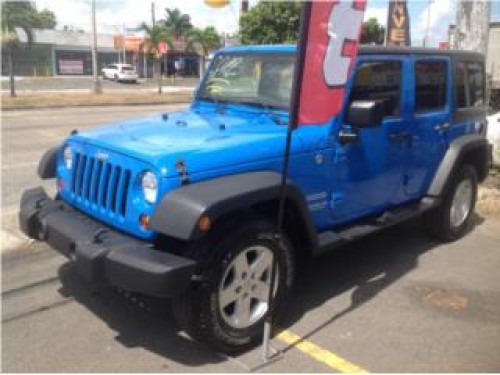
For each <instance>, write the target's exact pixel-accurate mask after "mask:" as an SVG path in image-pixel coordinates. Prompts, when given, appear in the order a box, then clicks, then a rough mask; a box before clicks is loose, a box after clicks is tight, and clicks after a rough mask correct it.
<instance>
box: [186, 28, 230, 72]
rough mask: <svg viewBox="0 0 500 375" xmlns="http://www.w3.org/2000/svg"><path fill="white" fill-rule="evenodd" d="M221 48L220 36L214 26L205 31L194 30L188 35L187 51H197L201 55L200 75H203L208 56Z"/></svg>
mask: <svg viewBox="0 0 500 375" xmlns="http://www.w3.org/2000/svg"><path fill="white" fill-rule="evenodd" d="M220 46H221V42H220V35H219V34H218V33H217V30H215V28H214V27H212V26H209V27H205V28H204V29H198V28H194V29H192V30H191V31H188V32H187V34H186V50H187V51H195V52H197V53H199V54H200V55H201V59H202V61H201V64H200V75H201V73H203V69H204V67H205V59H206V57H207V56H208V54H209V53H210V52H211V51H213V50H216V49H217V48H219V47H220Z"/></svg>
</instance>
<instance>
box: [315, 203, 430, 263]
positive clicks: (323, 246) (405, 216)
mask: <svg viewBox="0 0 500 375" xmlns="http://www.w3.org/2000/svg"><path fill="white" fill-rule="evenodd" d="M438 203H439V198H434V197H425V198H424V199H422V200H421V201H420V202H417V203H413V204H410V205H405V206H402V207H398V208H395V209H392V210H388V211H385V212H383V213H382V214H380V215H378V216H376V217H372V218H370V219H366V220H362V221H360V222H357V223H356V224H353V225H350V226H347V227H343V228H341V229H339V230H336V231H332V230H328V231H325V232H321V233H318V246H317V248H316V249H315V250H314V252H313V254H314V255H319V254H323V253H325V252H327V251H330V250H333V249H336V248H338V247H340V246H342V245H345V244H347V243H349V242H351V241H353V240H356V239H358V238H361V237H364V236H366V235H368V234H371V233H374V232H378V231H379V230H382V229H385V228H389V227H391V226H393V225H396V224H399V223H402V222H403V221H407V220H409V219H411V218H414V217H416V216H418V215H421V214H422V213H424V212H425V211H428V210H430V209H431V208H433V207H435V206H436V205H437V204H438Z"/></svg>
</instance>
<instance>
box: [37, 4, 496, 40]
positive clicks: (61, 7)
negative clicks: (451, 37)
mask: <svg viewBox="0 0 500 375" xmlns="http://www.w3.org/2000/svg"><path fill="white" fill-rule="evenodd" d="M258 1H259V0H250V6H253V5H255V4H256V3H257V2H258ZM456 1H457V0H430V1H429V0H408V11H409V13H410V20H411V21H410V22H411V23H410V24H411V37H412V44H413V45H415V46H420V45H422V41H423V38H424V36H425V31H426V28H427V21H428V16H429V15H430V17H429V45H431V46H437V44H438V43H439V42H440V41H446V40H447V39H448V36H447V30H448V25H449V24H450V23H454V22H455V10H456ZM35 2H36V5H37V8H38V9H39V10H41V9H43V8H47V9H50V10H52V11H54V12H55V14H56V17H57V21H58V25H57V28H62V27H63V26H64V25H68V26H72V27H75V28H79V29H84V30H90V25H91V22H90V0H35ZM96 2H97V16H96V20H97V21H96V22H97V28H98V31H99V32H104V33H115V32H118V30H120V29H121V28H123V25H124V24H125V25H126V26H128V27H133V26H136V25H138V24H140V23H141V22H143V21H146V22H148V23H150V22H151V3H152V2H151V1H147V0H96ZM154 4H155V10H156V19H160V18H163V17H164V13H165V8H167V7H169V8H174V7H177V8H179V9H180V10H181V11H182V12H183V13H187V14H189V15H190V16H191V21H192V23H193V24H194V25H195V26H198V27H205V26H215V27H216V29H217V30H218V31H219V32H225V33H233V32H236V31H237V29H238V15H239V4H240V1H239V0H230V3H229V5H228V6H226V7H224V8H222V9H220V8H219V9H214V8H210V7H208V6H207V5H206V4H205V3H204V1H203V0H155V1H154ZM387 4H388V0H368V7H367V10H366V13H365V19H368V18H371V17H375V18H377V19H378V21H379V22H380V23H381V24H382V25H384V26H385V24H386V23H387ZM429 4H430V5H429ZM429 6H430V12H429ZM492 19H494V20H499V21H500V0H493V1H492Z"/></svg>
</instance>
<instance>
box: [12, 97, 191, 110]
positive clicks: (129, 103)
mask: <svg viewBox="0 0 500 375" xmlns="http://www.w3.org/2000/svg"><path fill="white" fill-rule="evenodd" d="M189 103H191V100H174V101H169V102H126V103H102V104H96V103H89V104H87V103H82V104H78V105H76V104H75V105H71V104H70V105H65V104H54V105H44V106H36V105H30V106H14V107H2V112H9V111H21V110H35V109H58V108H80V107H120V106H124V105H131V106H140V105H169V104H189Z"/></svg>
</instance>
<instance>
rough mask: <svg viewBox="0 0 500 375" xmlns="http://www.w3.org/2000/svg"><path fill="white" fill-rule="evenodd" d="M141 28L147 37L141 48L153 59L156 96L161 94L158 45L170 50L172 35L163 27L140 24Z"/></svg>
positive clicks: (160, 55)
mask: <svg viewBox="0 0 500 375" xmlns="http://www.w3.org/2000/svg"><path fill="white" fill-rule="evenodd" d="M142 28H143V29H144V31H145V32H146V34H147V35H146V38H145V39H144V42H143V43H142V45H141V48H142V50H143V51H144V52H145V53H147V54H148V55H149V56H150V57H151V58H153V75H155V76H156V78H157V80H158V94H161V92H162V90H161V86H162V84H161V81H162V74H161V71H160V70H161V69H160V61H161V57H162V56H163V55H162V54H161V53H160V47H159V45H160V43H161V42H163V43H166V44H167V46H168V48H172V34H171V32H170V31H169V30H168V29H167V28H166V27H165V26H163V25H159V24H157V25H153V26H150V25H147V24H145V23H144V24H142Z"/></svg>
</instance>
